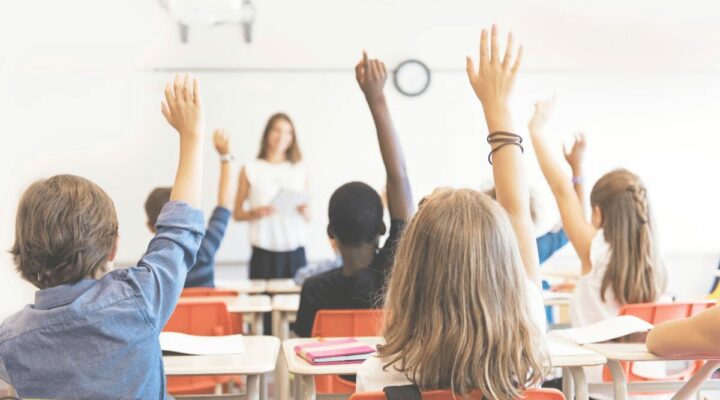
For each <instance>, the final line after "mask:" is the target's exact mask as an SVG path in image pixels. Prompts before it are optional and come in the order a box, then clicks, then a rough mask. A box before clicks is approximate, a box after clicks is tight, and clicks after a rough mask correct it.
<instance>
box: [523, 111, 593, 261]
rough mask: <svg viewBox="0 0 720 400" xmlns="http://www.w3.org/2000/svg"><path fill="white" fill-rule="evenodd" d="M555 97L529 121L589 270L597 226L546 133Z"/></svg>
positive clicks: (564, 219) (564, 220) (577, 248)
mask: <svg viewBox="0 0 720 400" xmlns="http://www.w3.org/2000/svg"><path fill="white" fill-rule="evenodd" d="M553 107H554V100H549V101H539V102H537V103H536V104H535V114H534V115H533V117H532V119H531V120H530V123H529V125H528V127H529V129H530V136H531V138H532V143H533V147H534V148H535V154H536V155H537V159H538V163H540V169H541V170H542V173H543V175H544V176H545V180H547V182H548V185H550V189H551V190H552V192H553V195H554V196H555V201H556V202H557V205H558V209H559V210H560V218H561V219H562V223H563V229H564V230H565V233H566V234H567V237H568V239H569V240H570V243H572V245H573V247H574V248H575V251H576V252H577V254H578V257H580V260H581V262H582V273H583V275H584V274H587V273H589V272H590V269H591V263H590V244H591V243H592V239H593V237H594V236H595V233H596V232H597V229H596V228H595V227H594V226H593V225H592V224H591V223H589V222H588V221H587V220H586V219H585V214H584V211H583V206H582V202H581V200H580V199H578V195H577V193H576V192H575V189H574V188H573V183H572V180H571V178H570V176H569V175H568V174H567V173H566V172H565V171H564V170H563V168H562V164H561V163H560V161H559V160H557V159H556V158H555V157H554V156H553V154H552V150H551V147H550V145H549V143H548V139H547V137H546V135H545V132H544V131H545V124H546V122H547V120H548V118H549V117H550V114H551V113H552V109H553Z"/></svg>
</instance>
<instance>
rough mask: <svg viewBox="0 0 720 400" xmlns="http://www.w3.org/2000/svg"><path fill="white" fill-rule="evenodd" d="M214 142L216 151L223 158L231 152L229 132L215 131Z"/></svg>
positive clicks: (223, 130)
mask: <svg viewBox="0 0 720 400" xmlns="http://www.w3.org/2000/svg"><path fill="white" fill-rule="evenodd" d="M213 141H214V142H215V150H217V152H218V154H220V155H221V156H224V155H225V154H227V153H229V152H230V138H229V137H228V134H227V132H225V129H222V128H220V129H215V132H214V133H213Z"/></svg>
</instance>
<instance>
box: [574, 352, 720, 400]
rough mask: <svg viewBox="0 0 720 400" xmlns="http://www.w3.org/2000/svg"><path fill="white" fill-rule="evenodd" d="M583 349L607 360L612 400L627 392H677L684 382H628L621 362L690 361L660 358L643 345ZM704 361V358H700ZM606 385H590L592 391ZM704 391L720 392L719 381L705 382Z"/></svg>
mask: <svg viewBox="0 0 720 400" xmlns="http://www.w3.org/2000/svg"><path fill="white" fill-rule="evenodd" d="M583 348H587V349H590V350H593V351H595V352H597V353H599V354H602V355H604V356H605V357H606V358H607V360H608V363H607V364H608V368H609V369H610V373H611V374H612V386H613V398H614V399H615V400H625V399H627V398H628V392H661V391H673V392H676V391H678V390H679V389H680V388H681V387H682V386H683V385H684V384H685V383H686V381H657V382H653V381H650V382H628V381H627V377H626V376H625V372H624V371H623V369H622V366H621V365H620V362H621V361H637V362H642V361H673V360H680V361H692V359H688V358H661V357H658V356H656V355H655V354H652V353H650V352H649V351H648V349H647V346H646V345H645V343H596V344H586V345H584V346H583ZM701 360H705V358H701ZM606 385H607V384H591V385H590V386H591V387H592V388H593V389H596V388H597V389H600V391H602V388H603V386H606ZM702 388H703V389H706V390H720V380H710V381H707V382H706V383H705V384H704V385H703V386H702Z"/></svg>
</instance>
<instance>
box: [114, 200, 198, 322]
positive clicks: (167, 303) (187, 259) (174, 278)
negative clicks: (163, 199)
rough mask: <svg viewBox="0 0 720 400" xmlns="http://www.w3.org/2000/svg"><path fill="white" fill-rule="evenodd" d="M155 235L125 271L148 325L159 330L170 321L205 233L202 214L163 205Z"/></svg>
mask: <svg viewBox="0 0 720 400" xmlns="http://www.w3.org/2000/svg"><path fill="white" fill-rule="evenodd" d="M155 229H156V230H157V233H156V234H155V237H154V238H152V240H150V244H149V245H148V250H147V252H146V253H145V255H144V256H143V257H142V258H141V259H140V261H139V262H138V266H137V267H133V268H130V269H129V270H128V280H134V281H135V283H136V287H137V288H138V289H139V291H140V292H141V295H142V299H143V307H144V308H145V311H146V313H147V317H148V319H149V320H150V323H151V324H152V325H153V326H154V327H155V328H156V329H157V330H158V332H159V331H161V330H162V328H163V327H164V326H165V323H166V322H167V320H168V319H170V315H171V314H172V312H173V310H174V309H175V305H176V304H177V302H178V299H179V297H180V292H181V291H182V289H183V285H184V284H185V277H186V275H187V272H188V270H189V269H190V268H192V266H193V265H194V264H195V257H196V254H197V252H198V248H199V247H200V242H201V240H202V238H203V235H204V233H205V227H204V225H203V213H202V211H200V210H198V209H195V208H192V207H190V205H188V204H187V203H183V202H177V201H171V202H168V203H167V204H165V206H164V207H163V209H162V211H161V212H160V216H158V219H157V223H156V224H155Z"/></svg>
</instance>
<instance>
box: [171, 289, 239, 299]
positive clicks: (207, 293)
mask: <svg viewBox="0 0 720 400" xmlns="http://www.w3.org/2000/svg"><path fill="white" fill-rule="evenodd" d="M239 295H240V292H238V291H237V290H232V289H216V288H206V287H193V288H185V289H183V291H182V293H181V294H180V297H211V296H228V297H229V296H239Z"/></svg>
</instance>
